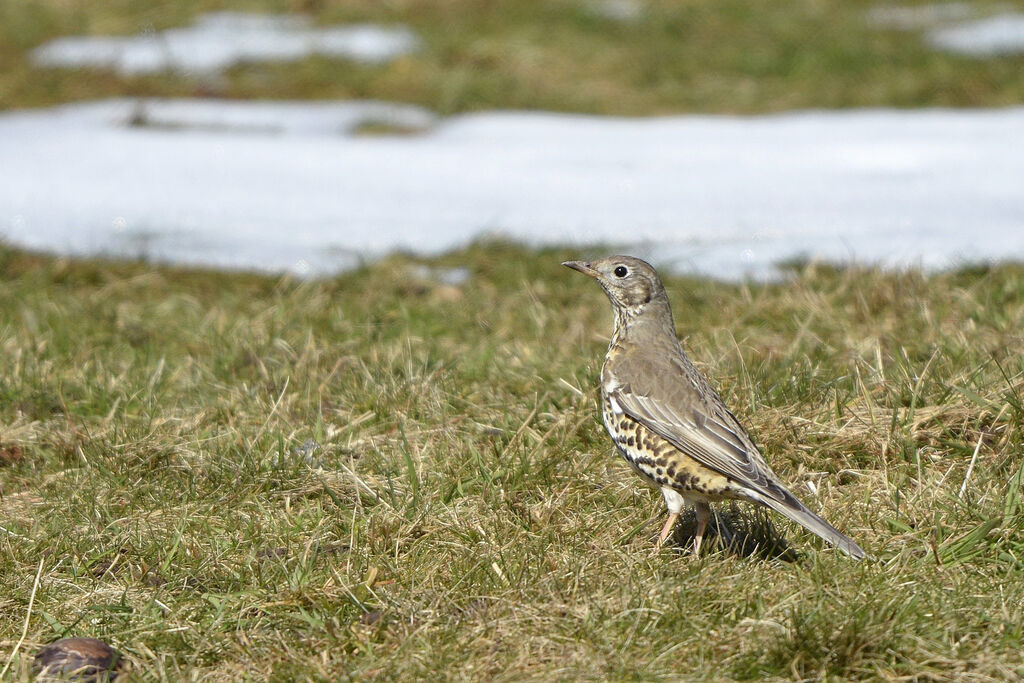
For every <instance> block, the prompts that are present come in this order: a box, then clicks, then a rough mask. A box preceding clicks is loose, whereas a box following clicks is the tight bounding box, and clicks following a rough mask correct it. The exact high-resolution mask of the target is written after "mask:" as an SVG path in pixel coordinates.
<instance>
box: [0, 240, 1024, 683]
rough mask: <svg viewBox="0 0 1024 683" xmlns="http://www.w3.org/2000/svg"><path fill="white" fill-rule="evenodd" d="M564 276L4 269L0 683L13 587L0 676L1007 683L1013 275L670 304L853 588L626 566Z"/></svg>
mask: <svg viewBox="0 0 1024 683" xmlns="http://www.w3.org/2000/svg"><path fill="white" fill-rule="evenodd" d="M570 256H580V254H576V253H570V252H564V251H557V250H548V251H541V252H531V251H526V250H523V249H520V248H516V247H512V246H508V245H503V244H480V245H476V246H473V247H471V248H469V249H467V250H464V251H460V252H457V253H453V254H449V255H446V256H444V257H441V258H439V259H436V260H432V261H416V260H413V259H411V258H407V257H401V256H396V257H393V258H390V259H387V260H385V261H382V262H379V263H376V264H374V265H372V266H370V267H367V268H365V269H363V270H359V271H357V272H352V273H349V274H345V275H342V276H339V277H337V278H334V279H328V280H313V281H300V280H294V279H289V278H280V277H264V276H259V275H249V274H241V273H216V272H209V271H201V270H185V269H176V268H164V267H154V266H151V265H147V264H142V263H105V262H101V261H68V260H62V259H52V258H48V257H41V256H36V255H32V254H27V253H23V252H19V251H16V250H12V249H4V250H2V251H0V363H2V364H3V366H2V370H0V463H2V464H0V493H2V498H0V548H2V551H0V596H2V597H0V643H2V646H0V657H2V659H3V660H4V661H6V659H7V658H8V657H9V656H10V653H11V650H12V648H13V646H14V644H15V642H16V641H17V639H18V637H19V636H20V634H21V629H22V625H23V623H24V620H25V617H26V614H27V613H28V603H29V596H30V594H31V591H32V584H33V579H34V577H35V574H36V569H37V567H39V564H40V562H42V573H41V579H40V583H39V587H38V590H37V591H36V594H35V600H34V604H33V607H32V611H31V614H30V621H29V623H28V635H27V639H26V641H25V643H24V644H23V645H22V648H21V654H20V655H19V656H18V657H17V658H15V661H14V662H13V664H12V670H14V671H15V672H16V676H19V677H27V675H28V671H29V664H30V661H31V655H32V654H33V653H34V652H35V651H36V650H37V649H38V648H39V647H40V646H41V645H43V644H45V643H47V642H50V641H52V640H54V639H56V638H58V637H61V636H71V635H85V636H94V637H99V638H103V639H105V640H107V641H108V642H111V643H112V644H113V645H115V646H116V647H117V648H118V649H119V650H121V651H122V652H123V653H125V654H126V655H127V657H128V659H129V661H130V667H131V676H130V677H131V678H139V679H155V678H167V679H172V680H178V679H185V678H190V679H198V678H203V679H205V680H210V679H213V680H225V679H237V678H240V677H251V678H257V679H261V678H267V677H271V678H274V679H278V680H285V679H318V680H337V679H345V678H364V677H371V678H378V679H396V678H403V679H406V678H412V677H421V678H428V677H429V678H437V677H443V678H454V679H480V678H497V679H502V680H509V679H516V680H518V679H524V678H525V679H552V678H576V677H584V678H591V679H604V678H613V679H645V680H646V679H656V678H674V679H678V678H698V679H702V678H703V679H721V678H731V679H760V678H765V677H768V678H777V679H784V678H791V677H796V678H800V679H826V678H827V679H833V680H848V679H877V678H915V679H918V680H920V679H932V680H934V679H949V678H953V677H956V676H961V675H967V676H970V677H972V680H988V679H996V678H1013V677H1019V676H1021V675H1024V655H1022V653H1021V648H1020V641H1021V638H1022V636H1024V633H1022V630H1024V627H1022V626H1021V624H1022V623H1024V614H1022V610H1024V580H1022V579H1024V576H1022V574H1024V541H1022V539H1024V533H1022V532H1024V512H1022V502H1021V479H1022V471H1024V470H1022V456H1021V453H1022V441H1024V431H1022V427H1024V402H1022V396H1021V394H1022V392H1024V360H1022V357H1021V355H1020V349H1021V347H1022V344H1024V333H1022V332H1021V330H1024V268H1022V267H1020V266H1003V267H998V268H991V269H973V270H965V271H960V272H954V273H946V274H939V275H930V276H924V275H922V274H920V273H914V272H910V273H902V274H888V273H882V272H879V271H874V270H859V269H851V270H835V269H832V268H826V267H815V266H805V267H801V268H798V269H796V270H795V271H794V276H793V279H792V281H791V282H787V283H784V284H769V285H750V284H748V285H734V284H721V283H714V282H707V281H698V280H693V279H681V278H669V279H668V280H667V286H668V289H669V295H670V297H671V299H672V301H673V303H674V308H675V310H676V313H677V321H678V326H679V333H680V335H681V336H682V337H684V338H685V339H686V341H687V344H688V348H689V349H690V351H691V355H692V357H693V358H694V359H695V360H696V361H697V362H698V364H699V365H700V367H702V368H703V369H704V370H705V371H706V372H707V373H708V374H709V375H710V376H711V377H712V378H713V379H714V381H715V382H716V383H717V384H718V385H719V387H720V389H721V392H722V394H723V396H724V397H725V398H726V400H727V402H728V403H729V404H730V405H731V406H732V407H733V408H734V409H735V411H736V413H737V414H738V416H739V417H740V419H741V420H742V421H743V422H744V423H745V424H746V425H747V426H748V427H749V428H750V430H751V431H752V433H753V434H754V435H755V437H756V438H757V439H758V441H759V443H760V444H761V445H762V446H763V448H764V450H765V452H766V456H767V458H768V460H769V462H770V463H771V464H772V466H773V467H774V469H775V470H776V472H777V473H778V474H779V475H780V476H781V477H782V478H783V479H784V480H785V481H787V482H789V483H790V484H791V486H792V488H793V490H794V491H795V492H796V493H797V494H798V495H800V497H802V498H803V499H804V500H805V501H806V502H807V503H808V505H809V506H810V507H811V508H812V509H814V510H816V511H819V512H820V513H821V514H822V515H823V516H825V517H826V518H827V519H829V520H830V521H832V522H833V523H835V524H836V525H837V526H838V527H839V528H841V529H843V530H844V531H846V532H847V533H849V534H850V535H851V536H853V537H854V538H855V539H856V540H857V541H858V542H859V543H860V544H861V545H862V546H864V548H865V549H866V550H868V552H870V553H871V554H872V555H873V556H875V557H876V558H877V560H878V561H877V562H875V563H860V564H858V563H854V562H852V561H850V560H849V559H847V558H845V557H844V556H842V555H840V554H838V553H837V552H834V551H831V550H828V549H825V548H823V547H822V546H821V544H820V542H819V541H818V540H817V539H816V538H815V537H813V536H810V535H809V534H807V533H805V532H803V531H802V530H800V529H798V528H796V527H794V526H793V525H790V524H788V523H787V522H784V521H782V520H779V519H778V518H775V519H774V522H775V525H776V530H775V532H778V533H781V534H782V535H784V536H785V537H786V539H787V540H788V542H789V544H790V546H791V548H792V549H794V550H796V551H797V553H798V555H799V557H798V558H797V559H796V560H795V561H783V560H779V559H775V560H772V559H769V560H765V559H762V558H760V557H759V556H757V555H749V556H748V555H744V554H742V553H736V552H730V551H728V550H721V549H716V548H715V544H714V543H712V544H710V545H711V546H712V548H711V551H710V552H708V553H706V554H702V556H700V557H695V556H694V555H693V554H692V553H690V552H689V551H688V550H687V549H685V548H669V549H663V550H661V551H656V550H655V549H654V548H653V546H652V537H653V536H654V535H655V534H656V533H657V531H658V529H659V527H660V524H661V521H662V520H663V514H664V513H663V509H662V507H663V504H662V502H661V499H660V496H658V495H657V494H656V493H655V492H653V491H651V490H649V489H647V488H645V487H644V486H643V485H642V484H641V483H640V481H639V480H638V479H637V478H636V477H635V476H634V475H632V474H631V473H630V472H629V470H628V469H627V467H626V466H625V465H624V464H623V463H622V462H621V461H620V460H619V459H618V458H616V457H614V456H613V454H612V452H611V446H610V443H609V441H608V439H607V437H606V436H605V434H604V432H603V428H602V427H601V425H600V423H599V417H598V409H597V401H596V386H597V376H598V371H599V366H600V361H601V358H602V356H603V354H604V346H605V343H606V340H607V335H608V333H609V332H610V326H611V320H610V317H611V316H610V307H609V305H608V303H607V301H606V300H605V298H604V296H603V295H602V293H601V292H600V291H599V289H598V288H597V287H596V286H594V284H593V283H592V282H590V281H589V280H587V279H586V278H583V277H581V276H579V275H578V274H575V273H572V272H571V271H568V270H566V269H564V268H562V267H561V266H560V265H559V262H560V261H561V260H563V259H565V258H568V257H570ZM418 263H426V264H427V265H429V266H431V267H436V268H446V267H453V266H458V267H466V268H468V269H469V271H470V273H471V276H470V279H469V280H468V282H466V283H465V284H464V285H462V286H461V287H458V288H455V287H452V286H450V285H441V284H438V283H437V282H434V281H433V280H432V279H431V278H430V277H429V276H424V275H423V274H422V273H420V274H418V275H414V274H411V273H413V271H412V270H411V267H412V266H413V265H415V264H418ZM417 272H418V271H417ZM979 443H980V446H979V445H978V444H979ZM976 446H977V447H978V449H977V457H976V458H975V459H974V460H975V462H974V465H973V468H972V467H971V466H970V465H971V461H972V456H973V455H974V453H975V448H976ZM969 469H970V471H971V474H970V477H969V478H968V477H967V472H968V470H969ZM808 481H813V482H815V484H816V490H817V493H816V494H815V493H812V492H811V490H810V489H809V488H808V486H807V482H808ZM961 489H963V491H962V493H961ZM723 511H724V512H726V513H727V515H726V517H727V518H729V519H731V520H732V522H734V523H735V522H740V523H741V524H739V526H744V524H745V526H746V527H749V528H751V529H753V530H754V531H753V532H752V533H755V534H762V533H763V534H766V535H767V534H768V533H769V531H770V530H765V529H764V527H765V520H764V518H763V517H760V516H759V515H756V514H755V513H754V511H753V510H751V508H750V507H749V506H737V508H736V509H734V510H729V508H728V507H725V508H724V510H723ZM759 529H760V531H759ZM775 532H771V533H775ZM685 534H686V529H683V530H681V532H680V535H679V537H677V540H680V541H681V542H685ZM0 666H2V663H0Z"/></svg>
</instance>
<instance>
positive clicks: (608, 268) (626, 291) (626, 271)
mask: <svg viewBox="0 0 1024 683" xmlns="http://www.w3.org/2000/svg"><path fill="white" fill-rule="evenodd" d="M562 265H563V266H568V267H569V268H572V269H573V270H578V271H580V272H581V273H583V274H584V275H589V276H590V277H592V278H594V279H595V280H597V281H598V283H599V284H600V285H601V287H602V288H603V289H604V291H605V294H607V295H608V298H609V299H611V302H612V307H613V308H614V309H615V311H616V313H617V314H625V315H628V316H630V317H633V316H636V315H639V314H640V313H642V312H643V311H644V310H645V309H647V308H648V307H649V305H650V304H652V303H654V304H655V305H656V306H657V307H659V308H661V307H662V306H664V307H667V306H668V297H667V296H666V295H665V287H664V286H663V285H662V284H661V278H659V277H658V273H657V271H656V270H654V267H653V266H651V264H649V263H647V262H646V261H641V260H640V259H638V258H633V257H632V256H606V257H605V258H599V259H596V260H594V261H565V262H564V263H562Z"/></svg>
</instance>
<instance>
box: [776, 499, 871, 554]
mask: <svg viewBox="0 0 1024 683" xmlns="http://www.w3.org/2000/svg"><path fill="white" fill-rule="evenodd" d="M779 493H781V494H782V495H781V496H780V497H781V500H780V499H778V498H775V497H773V496H764V495H762V496H760V502H761V503H763V504H765V505H767V506H768V507H770V508H771V509H773V510H775V511H776V512H779V513H782V514H783V515H785V516H786V517H789V518H790V519H791V520H793V521H794V522H796V523H797V524H799V525H800V526H802V527H803V528H805V529H807V530H808V531H810V532H811V533H814V534H817V535H818V536H820V537H821V538H823V539H825V540H826V541H828V542H829V543H831V544H832V545H834V546H835V547H837V548H839V549H840V550H842V551H843V552H844V553H846V554H847V555H849V556H850V557H852V558H854V559H855V560H862V559H864V558H865V557H867V553H865V552H864V551H863V550H862V549H861V547H860V546H859V545H857V544H856V543H854V542H853V539H852V538H850V537H849V536H847V535H846V534H844V533H842V532H841V531H839V530H838V529H836V528H835V527H834V526H832V525H831V524H829V523H828V522H826V521H825V520H823V519H822V518H821V517H819V516H818V515H816V514H814V513H813V512H811V511H810V510H808V509H807V507H806V506H805V505H804V504H803V503H801V502H800V501H799V500H797V498H796V496H794V495H793V494H791V493H790V492H789V491H786V490H785V489H782V490H780V491H779Z"/></svg>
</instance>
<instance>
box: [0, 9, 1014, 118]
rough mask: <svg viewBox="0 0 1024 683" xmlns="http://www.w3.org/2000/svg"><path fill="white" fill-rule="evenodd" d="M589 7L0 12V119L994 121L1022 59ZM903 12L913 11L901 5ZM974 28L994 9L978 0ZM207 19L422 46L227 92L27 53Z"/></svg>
mask: <svg viewBox="0 0 1024 683" xmlns="http://www.w3.org/2000/svg"><path fill="white" fill-rule="evenodd" d="M594 4H595V3H593V2H587V1H586V0H545V1H543V2H541V1H537V2H522V1H521V0H390V1H389V2H378V1H377V0H289V1H285V0H248V1H238V0H236V1H234V2H225V1H219V2H218V1H215V0H189V2H179V3H167V2H159V1H158V0H110V1H109V2H102V3H99V2H94V3H81V2H66V1H65V0H0V65H2V66H0V109H12V108H20V107H34V106H45V105H51V104H55V103H61V102H69V101H75V100H82V99H93V98H97V97H110V96H133V97H144V96H192V95H200V96H218V97H230V98H294V99H306V98H377V99H384V100H396V101H401V102H409V103H415V104H420V105H423V106H426V107H428V108H430V109H432V110H434V111H436V112H438V113H441V114H450V113H455V112H464V111H472V110H481V109H494V108H510V109H545V110H555V111H577V112H589V113H611V114H631V115H637V114H639V115H647V114H667V113H677V112H688V111H694V112H721V113H759V112H766V111H768V112H770V111H784V110H789V109H803V108H843V107H878V106H894V107H920V106H957V107H959V106H968V107H973V106H1005V105H1013V104H1018V103H1020V102H1021V101H1022V99H1024V68H1022V66H1024V57H1021V56H1007V57H1000V58H993V59H982V60H978V59H970V58H965V57H958V56H955V55H948V54H944V53H941V52H937V51H935V50H933V49H932V48H930V47H928V46H927V45H926V44H925V42H924V40H923V37H922V34H921V33H920V32H914V31H910V32H907V31H899V30H893V29H884V28H879V27H875V26H871V25H870V24H869V23H868V22H867V20H866V19H865V14H866V12H867V11H868V10H869V9H870V8H872V7H875V6H878V5H880V4H885V3H881V1H880V0H877V1H876V0H871V1H868V0H845V1H844V0H826V1H824V2H822V1H820V0H787V1H785V2H772V3H751V2H748V1H747V0H692V1H687V2H682V1H677V0H646V1H645V2H643V3H642V4H643V6H644V8H645V9H644V11H643V12H642V13H641V15H640V17H639V18H637V19H635V20H632V21H626V22H622V21H616V20H613V19H609V18H606V17H603V16H601V15H600V13H598V12H595V10H594V9H593V7H594ZM911 4H927V3H926V2H925V3H911ZM971 4H972V5H974V6H975V7H977V8H978V11H979V14H980V15H981V16H984V15H985V14H986V13H992V12H995V11H1001V10H1005V9H1006V7H1007V5H1006V3H993V2H984V1H983V2H975V3H971ZM221 9H236V10H238V9H240V10H257V11H272V12H295V11H304V12H306V13H308V14H311V15H312V16H313V18H314V19H315V20H316V21H317V22H319V23H321V24H330V23H336V22H349V21H375V22H382V23H385V24H388V23H404V24H408V25H410V26H411V27H412V28H413V29H414V30H416V31H417V32H418V33H419V34H420V36H421V37H422V39H423V48H422V50H421V51H419V52H417V53H416V54H414V55H410V56H407V57H403V58H401V59H398V60H396V61H394V62H393V63H391V64H387V65H382V66H367V65H360V64H355V63H350V62H344V61H333V60H329V59H322V58H310V59H306V60H304V61H301V62H299V63H297V64H277V65H274V64H252V65H248V66H240V67H237V68H235V69H233V70H231V71H230V72H229V73H228V74H227V75H226V76H225V77H224V78H213V79H210V78H198V77H185V76H174V75H166V74H165V75H145V76H138V77H125V76H119V75H117V74H115V73H112V72H109V71H103V70H89V69H84V70H61V69H55V70H43V69H37V68H35V67H33V65H32V64H31V61H30V59H29V56H28V55H29V52H30V50H31V49H32V48H34V47H36V46H38V45H41V44H42V43H44V42H46V41H47V40H50V39H52V38H55V37H58V36H64V35H89V34H97V35H111V34H124V35H133V34H137V33H140V32H143V31H147V30H162V29H165V28H171V27H177V26H183V25H187V24H188V23H189V22H190V21H191V20H192V19H193V18H194V17H195V16H197V15H198V14H200V13H202V12H205V11H213V10H221Z"/></svg>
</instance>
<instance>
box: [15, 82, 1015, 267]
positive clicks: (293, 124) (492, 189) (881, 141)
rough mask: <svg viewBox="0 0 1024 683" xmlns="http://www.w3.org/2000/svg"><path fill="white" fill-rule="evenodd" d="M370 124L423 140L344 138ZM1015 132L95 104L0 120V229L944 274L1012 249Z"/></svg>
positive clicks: (787, 121) (240, 247) (58, 238)
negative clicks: (804, 263)
mask: <svg viewBox="0 0 1024 683" xmlns="http://www.w3.org/2000/svg"><path fill="white" fill-rule="evenodd" d="M140 112H141V113H140ZM367 121H370V122H375V121H382V122H383V123H386V124H387V123H391V124H394V125H397V126H400V127H409V128H418V129H422V130H423V132H422V133H421V134H419V135H401V136H398V135H377V136H357V135H353V134H351V131H353V130H354V129H355V128H357V127H358V123H360V122H362V123H365V122H367ZM132 122H135V123H139V122H142V123H144V124H152V125H141V126H139V125H134V126H133V125H130V124H131V123H132ZM431 123H433V127H430V126H431ZM1022 135H1024V108H1010V109H1002V110H966V111H952V110H925V111H888V110H865V111H844V112H800V113H790V114H782V115H773V116H757V117H728V116H679V117H672V118H644V119H626V118H605V117H590V116H573V115H561V114H542V113H509V112H493V113H481V114H472V115H466V116H460V117H455V118H451V119H447V120H442V121H439V122H434V121H433V119H432V117H431V116H430V115H429V114H428V113H427V112H424V111H422V110H418V109H416V108H413V107H401V106H394V105H386V104H382V103H358V102H342V103H318V104H307V103H269V102H217V101H181V100H171V101H163V100H153V101H148V102H146V103H145V104H144V105H140V104H138V103H136V102H133V101H126V100H112V101H101V102H94V103H89V104H78V105H69V106H64V107H59V108H56V109H51V110H44V111H23V112H8V113H2V114H0V149H3V150H4V160H5V163H3V164H0V238H3V239H6V240H8V241H10V242H12V243H15V244H21V245H25V246H28V247H32V248H40V249H49V250H56V251H59V252H65V253H97V252H99V253H107V254H113V255H128V256H135V255H145V256H148V257H151V258H156V259H161V260H170V261H178V262H187V263H202V264H212V265H220V266H235V267H253V268H262V269H274V270H291V271H294V272H299V273H305V272H329V271H332V270H336V269H339V268H343V267H346V266H350V265H352V264H353V263H355V262H356V260H357V259H360V258H365V257H372V256H375V255H379V254H382V253H385V252H387V251H390V250H395V249H408V250H412V251H415V252H419V253H425V254H426V253H437V252H441V251H444V250H448V249H452V248H455V247H458V246H460V245H463V244H465V243H467V242H468V241H470V240H472V239H474V238H476V237H479V236H480V235H481V234H485V233H500V234H502V235H505V236H508V237H511V238H513V239H518V240H521V241H524V242H527V243H531V244H554V243H569V244H575V245H578V246H580V247H581V248H584V247H586V246H587V245H597V244H616V245H620V246H621V247H622V248H624V249H629V250H631V251H633V252H634V253H637V254H638V255H642V256H643V255H645V256H648V257H650V258H652V259H653V260H654V261H655V262H657V263H659V264H660V265H663V266H670V267H674V268H675V269H676V270H680V271H690V272H698V273H706V274H711V275H715V276H718V277H727V278H736V277H742V276H744V275H749V276H755V277H763V276H771V275H772V273H773V272H774V271H773V264H775V263H777V262H778V261H780V260H784V259H790V258H794V257H806V258H824V259H829V260H838V261H849V260H856V261H859V262H874V263H882V264H888V265H896V266H899V265H905V264H913V265H922V266H925V267H929V268H934V267H947V266H951V265H957V264H962V263H965V262H973V261H980V260H988V259H1006V258H1010V259H1022V258H1024V183H1022V181H1021V178H1024V155H1022V154H1020V153H1019V152H1018V150H1017V149H1016V147H1015V145H1014V143H1013V141H1014V140H1020V139H1021V137H1022Z"/></svg>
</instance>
